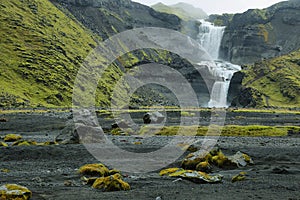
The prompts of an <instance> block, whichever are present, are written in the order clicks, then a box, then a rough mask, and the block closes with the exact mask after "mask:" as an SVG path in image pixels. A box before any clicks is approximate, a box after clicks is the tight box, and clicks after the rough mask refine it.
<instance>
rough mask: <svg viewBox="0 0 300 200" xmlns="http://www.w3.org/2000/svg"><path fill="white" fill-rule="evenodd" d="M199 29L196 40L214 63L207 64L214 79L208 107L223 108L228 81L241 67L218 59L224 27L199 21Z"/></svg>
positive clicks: (225, 101)
mask: <svg viewBox="0 0 300 200" xmlns="http://www.w3.org/2000/svg"><path fill="white" fill-rule="evenodd" d="M200 22H201V25H200V27H199V35H198V39H199V42H200V44H201V45H202V47H203V48H204V49H205V50H206V51H207V53H208V54H209V55H210V56H211V58H212V59H213V60H214V61H215V63H214V64H213V65H211V64H209V66H208V67H209V70H210V73H211V74H212V75H213V76H214V77H215V78H216V80H217V81H215V83H214V85H213V88H212V91H211V94H210V101H209V103H208V107H215V108H223V107H228V105H227V95H228V90H229V84H230V80H231V78H232V76H233V74H234V73H235V72H237V71H239V70H241V67H240V66H238V65H234V64H232V63H229V62H225V61H222V60H218V59H219V51H220V46H221V42H222V38H223V34H224V30H225V27H223V26H222V27H218V26H214V25H213V24H211V23H210V22H206V21H204V20H201V21H200Z"/></svg>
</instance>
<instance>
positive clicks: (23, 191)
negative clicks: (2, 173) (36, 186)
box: [0, 184, 32, 200]
mask: <svg viewBox="0 0 300 200" xmlns="http://www.w3.org/2000/svg"><path fill="white" fill-rule="evenodd" d="M31 197H32V192H31V191H30V190H29V189H28V188H26V187H23V186H20V185H16V184H6V185H3V186H1V187H0V199H1V200H27V199H30V198H31Z"/></svg>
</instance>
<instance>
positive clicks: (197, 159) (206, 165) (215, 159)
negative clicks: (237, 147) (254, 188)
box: [181, 149, 254, 172]
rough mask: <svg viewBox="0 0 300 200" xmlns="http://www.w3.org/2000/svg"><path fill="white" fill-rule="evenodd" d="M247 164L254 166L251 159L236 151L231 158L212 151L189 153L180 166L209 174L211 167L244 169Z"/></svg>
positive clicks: (220, 152)
mask: <svg viewBox="0 0 300 200" xmlns="http://www.w3.org/2000/svg"><path fill="white" fill-rule="evenodd" d="M248 164H254V162H253V160H252V159H251V157H250V156H249V155H247V154H245V153H242V152H240V151H238V152H237V153H236V154H234V155H232V156H225V155H224V153H223V152H222V151H221V150H220V149H213V150H211V151H210V152H209V153H206V154H205V153H203V151H201V150H198V151H196V152H193V153H190V154H189V155H188V156H187V157H186V158H185V159H184V160H183V161H182V164H181V165H182V167H183V168H184V169H190V170H195V169H196V170H199V171H204V172H210V171H211V170H212V168H213V166H215V167H219V168H226V169H231V168H238V167H245V166H246V165H248Z"/></svg>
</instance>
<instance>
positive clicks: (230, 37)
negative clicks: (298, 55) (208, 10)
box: [211, 0, 300, 64]
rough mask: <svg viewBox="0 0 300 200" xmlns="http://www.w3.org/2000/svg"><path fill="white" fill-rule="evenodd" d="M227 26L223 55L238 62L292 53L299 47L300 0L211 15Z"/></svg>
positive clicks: (222, 47)
mask: <svg viewBox="0 0 300 200" xmlns="http://www.w3.org/2000/svg"><path fill="white" fill-rule="evenodd" d="M211 20H212V21H215V22H217V23H224V24H226V25H227V28H226V30H225V34H224V37H223V40H222V45H221V57H222V58H223V59H225V60H228V61H231V62H233V63H236V64H246V63H248V64H250V63H254V62H256V61H260V60H262V59H268V58H274V57H277V56H280V55H284V54H287V53H290V52H292V51H295V50H297V49H298V48H299V47H300V37H299V32H300V1H299V0H290V1H284V2H280V3H278V4H275V5H273V6H271V7H269V8H266V9H262V10H259V9H251V10H248V11H246V12H244V13H242V14H235V15H234V16H233V17H232V19H231V17H230V18H228V16H225V15H224V16H223V17H216V16H213V17H211Z"/></svg>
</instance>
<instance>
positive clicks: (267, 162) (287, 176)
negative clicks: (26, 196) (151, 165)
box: [0, 112, 300, 200]
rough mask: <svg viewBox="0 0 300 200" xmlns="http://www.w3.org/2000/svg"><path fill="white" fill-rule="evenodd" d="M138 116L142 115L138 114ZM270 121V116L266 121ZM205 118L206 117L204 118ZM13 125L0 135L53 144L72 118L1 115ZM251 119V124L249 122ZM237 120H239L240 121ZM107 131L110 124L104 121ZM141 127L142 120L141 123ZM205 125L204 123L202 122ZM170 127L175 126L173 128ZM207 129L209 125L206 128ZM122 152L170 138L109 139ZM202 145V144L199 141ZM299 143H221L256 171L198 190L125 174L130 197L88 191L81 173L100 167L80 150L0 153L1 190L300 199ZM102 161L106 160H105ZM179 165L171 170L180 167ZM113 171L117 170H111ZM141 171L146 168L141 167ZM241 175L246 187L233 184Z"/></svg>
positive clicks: (273, 119) (277, 120)
mask: <svg viewBox="0 0 300 200" xmlns="http://www.w3.org/2000/svg"><path fill="white" fill-rule="evenodd" d="M137 115H138V114H137ZM235 115H236V114H234V116H232V115H231V114H230V113H229V114H228V115H227V119H226V123H227V124H249V123H250V124H251V123H252V119H253V123H254V118H255V120H256V122H260V123H256V124H263V125H299V124H297V123H299V118H298V116H299V115H294V114H275V113H271V114H266V113H255V114H253V113H239V115H243V117H242V118H241V117H236V116H235ZM266 115H268V116H266ZM203 116H204V115H203ZM0 118H6V119H7V120H8V122H0V135H1V136H3V135H5V134H7V133H19V134H21V135H22V136H23V137H24V138H25V139H34V140H37V141H49V140H53V138H54V136H55V135H56V134H57V133H58V132H59V130H60V129H62V128H63V127H64V125H65V122H66V121H67V120H68V118H70V114H69V113H68V112H59V113H58V112H46V113H42V114H41V113H40V114H39V113H23V114H21V113H19V114H16V113H13V114H0ZM247 118H248V120H247ZM235 119H236V120H235ZM99 121H100V123H102V124H104V127H105V126H106V127H109V124H110V123H111V122H112V120H111V119H108V118H107V119H104V117H100V118H99ZM137 121H139V116H138V117H137ZM203 121H205V117H203ZM169 123H170V124H172V123H175V122H172V121H171V122H169ZM205 123H206V122H205ZM109 138H110V139H112V140H113V141H114V142H115V143H116V144H118V145H119V146H120V147H124V148H126V147H127V146H128V145H129V144H132V143H133V142H135V141H141V142H143V145H130V148H135V149H134V151H135V152H144V151H145V149H147V150H149V149H150V150H151V149H155V148H156V147H157V146H159V145H160V144H163V143H165V142H166V141H168V140H169V139H170V137H157V136H156V137H151V138H144V139H143V138H140V137H134V136H110V137H109ZM199 139H202V138H201V137H199ZM299 142H300V137H295V136H286V137H272V138H270V137H254V138H250V137H221V138H219V139H218V143H217V145H218V146H219V147H220V148H221V149H222V151H223V152H224V153H225V154H226V155H232V154H234V153H235V152H237V151H242V152H245V153H248V154H249V155H250V156H251V157H252V159H253V160H254V162H255V165H252V166H247V167H245V168H239V169H235V170H221V169H219V170H217V171H215V172H216V173H218V174H222V175H224V179H223V182H222V183H218V184H196V183H193V182H190V181H188V180H180V181H174V180H176V178H170V177H160V176H159V175H158V171H156V172H147V173H140V174H136V173H127V172H123V175H124V180H125V181H127V182H128V183H129V184H130V185H131V188H132V189H131V190H130V191H120V192H102V191H99V190H95V189H92V188H91V187H90V186H86V185H83V184H82V182H81V180H80V177H81V176H80V175H79V174H77V170H78V168H79V167H80V166H82V165H84V164H87V163H95V162H99V161H98V160H97V159H95V158H94V157H93V156H92V155H91V154H90V153H89V152H88V151H87V150H86V148H85V147H84V146H83V145H81V144H76V145H75V144H74V145H58V146H44V147H42V146H24V147H0V169H9V170H10V172H8V173H4V172H0V185H2V184H6V183H16V184H20V185H23V186H26V187H28V188H29V189H30V190H31V191H32V192H33V197H32V199H49V200H50V199H53V200H59V199H61V200H65V199H78V200H79V199H80V200H82V199H108V200H110V199H151V200H155V199H156V198H157V197H161V199H172V200H173V199H180V200H182V199H197V200H198V199H222V200H223V199H300V192H299V191H300V185H299V183H300V154H299V152H300V146H299ZM100 161H101V160H100ZM179 162H180V159H179V160H178V162H175V163H173V164H171V166H173V167H174V166H177V165H178V163H179ZM109 167H113V166H109ZM141 167H142V166H141ZM241 171H246V172H247V174H248V176H247V179H246V180H245V181H240V182H235V183H232V182H231V177H232V176H233V175H236V174H238V173H239V172H241Z"/></svg>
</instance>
